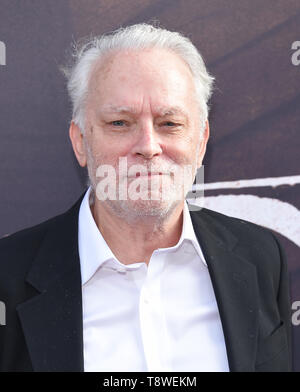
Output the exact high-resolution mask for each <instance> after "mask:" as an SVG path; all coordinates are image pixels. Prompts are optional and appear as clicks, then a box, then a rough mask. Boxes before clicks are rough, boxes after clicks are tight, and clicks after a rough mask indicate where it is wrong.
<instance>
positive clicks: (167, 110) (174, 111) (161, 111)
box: [99, 104, 187, 116]
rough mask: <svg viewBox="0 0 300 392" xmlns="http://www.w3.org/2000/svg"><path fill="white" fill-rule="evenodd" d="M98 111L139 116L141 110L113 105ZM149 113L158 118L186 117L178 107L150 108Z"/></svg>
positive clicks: (184, 112) (102, 107) (135, 107)
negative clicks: (158, 116)
mask: <svg viewBox="0 0 300 392" xmlns="http://www.w3.org/2000/svg"><path fill="white" fill-rule="evenodd" d="M99 111H101V112H103V113H131V114H139V113H140V112H141V108H138V107H137V106H126V105H124V106H123V105H120V106H118V105H114V104H105V105H102V106H101V107H100V108H99ZM151 111H152V112H153V113H155V114H157V115H160V116H170V115H178V114H181V115H184V116H187V112H186V111H185V110H184V109H183V108H182V107H180V106H178V105H175V106H167V105H164V106H154V107H151Z"/></svg>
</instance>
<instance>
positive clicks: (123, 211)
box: [109, 200, 180, 220]
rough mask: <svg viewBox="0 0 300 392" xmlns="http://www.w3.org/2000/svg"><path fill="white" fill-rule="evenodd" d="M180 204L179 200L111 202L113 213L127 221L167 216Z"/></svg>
mask: <svg viewBox="0 0 300 392" xmlns="http://www.w3.org/2000/svg"><path fill="white" fill-rule="evenodd" d="M179 203H180V201H179V200H111V201H109V205H110V207H111V209H112V210H113V212H115V213H116V214H117V215H119V216H122V217H123V218H125V219H128V220H137V219H139V220H141V219H143V217H145V218H146V217H147V218H150V217H158V218H163V217H165V216H167V215H168V214H169V213H170V212H171V211H173V209H174V208H175V207H176V206H177V205H178V204H179Z"/></svg>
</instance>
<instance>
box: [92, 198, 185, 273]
mask: <svg viewBox="0 0 300 392" xmlns="http://www.w3.org/2000/svg"><path fill="white" fill-rule="evenodd" d="M183 208H184V201H183V202H182V203H180V204H179V205H177V206H176V207H175V208H174V210H173V211H172V213H171V214H170V215H169V216H167V217H166V218H165V219H157V217H155V216H147V217H141V218H140V219H139V220H136V221H135V222H134V223H129V222H127V221H126V220H124V219H122V218H120V217H119V216H117V215H116V214H113V213H112V211H111V209H110V208H109V207H108V206H106V205H105V204H104V203H100V202H99V201H98V200H97V199H96V200H95V202H94V204H93V205H91V212H92V215H93V217H94V220H95V222H96V225H97V226H98V229H99V230H100V232H101V234H102V236H103V238H104V239H105V241H106V243H107V245H108V246H109V247H110V249H111V251H112V252H113V254H114V255H115V256H116V258H117V259H118V260H119V261H120V262H122V263H123V264H131V263H138V262H145V263H146V264H147V265H148V263H149V261H150V258H151V255H152V253H153V251H154V250H155V249H158V248H168V247H171V246H174V245H176V244H177V242H178V241H179V239H180V236H181V232H182V225H183Z"/></svg>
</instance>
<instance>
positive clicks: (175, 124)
mask: <svg viewBox="0 0 300 392" xmlns="http://www.w3.org/2000/svg"><path fill="white" fill-rule="evenodd" d="M163 125H165V126H167V127H176V126H179V125H180V124H177V123H174V122H173V121H166V122H164V123H163Z"/></svg>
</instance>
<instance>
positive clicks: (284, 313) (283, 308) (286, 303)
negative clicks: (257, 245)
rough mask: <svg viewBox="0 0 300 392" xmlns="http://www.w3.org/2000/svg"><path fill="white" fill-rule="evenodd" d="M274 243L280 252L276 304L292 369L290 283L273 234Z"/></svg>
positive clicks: (286, 267)
mask: <svg viewBox="0 0 300 392" xmlns="http://www.w3.org/2000/svg"><path fill="white" fill-rule="evenodd" d="M272 234H273V233H272ZM273 237H274V239H275V241H276V244H277V246H278V249H279V253H280V260H281V264H280V265H281V269H280V281H279V288H278V293H277V304H278V309H279V313H280V317H281V320H282V321H283V322H284V324H285V327H286V335H287V341H288V352H289V366H288V368H289V369H290V371H292V366H293V365H292V362H293V358H292V326H291V317H292V311H291V298H290V284H289V271H288V264H287V259H286V254H285V251H284V249H283V247H282V245H281V243H280V241H279V240H278V238H277V237H276V236H275V235H274V234H273Z"/></svg>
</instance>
